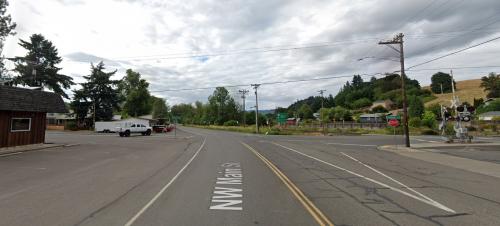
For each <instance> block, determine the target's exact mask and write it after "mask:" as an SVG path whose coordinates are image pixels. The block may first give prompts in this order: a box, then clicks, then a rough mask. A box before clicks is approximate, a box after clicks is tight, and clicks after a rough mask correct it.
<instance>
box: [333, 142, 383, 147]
mask: <svg viewBox="0 0 500 226" xmlns="http://www.w3.org/2000/svg"><path fill="white" fill-rule="evenodd" d="M324 144H329V145H345V146H361V147H377V145H374V144H346V143H331V142H329V143H324Z"/></svg>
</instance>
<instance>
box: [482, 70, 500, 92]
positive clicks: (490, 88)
mask: <svg viewBox="0 0 500 226" xmlns="http://www.w3.org/2000/svg"><path fill="white" fill-rule="evenodd" d="M481 87H483V88H484V90H485V91H486V92H488V94H487V95H486V96H487V97H488V98H498V97H500V74H496V73H493V72H492V73H490V74H489V75H488V76H484V77H482V78H481Z"/></svg>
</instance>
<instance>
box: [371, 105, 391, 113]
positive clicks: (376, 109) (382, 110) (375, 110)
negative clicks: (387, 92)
mask: <svg viewBox="0 0 500 226" xmlns="http://www.w3.org/2000/svg"><path fill="white" fill-rule="evenodd" d="M372 112H373V113H386V112H388V111H387V109H385V108H384V107H383V106H381V105H379V106H376V107H374V108H373V109H372Z"/></svg>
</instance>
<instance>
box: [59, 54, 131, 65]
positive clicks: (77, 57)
mask: <svg viewBox="0 0 500 226" xmlns="http://www.w3.org/2000/svg"><path fill="white" fill-rule="evenodd" d="M65 57H66V58H68V59H69V60H72V61H75V62H80V63H98V62H101V61H102V62H104V64H106V65H109V66H113V67H121V64H120V63H119V62H122V63H128V62H126V61H114V60H109V59H106V58H102V57H98V56H95V55H92V54H88V53H84V52H74V53H70V54H67V55H65Z"/></svg>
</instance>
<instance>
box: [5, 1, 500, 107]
mask: <svg viewBox="0 0 500 226" xmlns="http://www.w3.org/2000/svg"><path fill="white" fill-rule="evenodd" d="M8 10H9V12H10V13H11V14H12V17H13V19H14V21H15V22H17V24H18V27H17V35H16V36H14V37H9V38H8V40H7V42H6V46H5V49H4V54H5V55H6V56H7V57H12V56H16V55H23V54H24V53H25V52H24V50H23V49H22V48H20V47H19V46H18V45H17V43H18V40H19V39H20V38H21V39H28V37H29V36H30V35H31V34H33V33H41V34H43V35H44V36H45V37H46V38H47V39H49V40H50V41H52V42H53V43H54V44H55V45H56V47H57V48H58V50H59V53H60V55H61V56H63V58H64V60H63V63H62V65H61V67H63V68H64V69H63V70H62V73H63V74H67V75H70V76H72V77H73V78H74V80H75V81H76V82H83V79H82V76H83V75H87V74H88V73H89V68H90V63H91V62H94V63H96V62H99V61H104V63H105V64H106V66H107V69H108V70H118V72H117V74H116V79H119V78H121V77H122V76H123V75H124V71H125V70H126V69H127V68H132V69H134V70H136V71H139V72H140V73H141V74H142V75H143V77H144V78H145V79H146V80H148V81H149V83H150V84H151V85H150V90H151V91H152V93H153V95H156V96H160V97H164V98H166V99H167V100H168V102H169V104H176V103H180V102H194V101H196V100H201V101H206V99H207V97H208V95H209V94H210V93H211V92H213V89H205V90H189V91H175V90H178V89H189V88H200V87H212V86H224V85H235V84H238V85H239V84H253V83H267V82H278V81H288V80H300V79H311V78H320V77H328V76H346V75H352V74H362V75H366V78H367V79H368V78H369V75H370V74H376V73H385V72H391V71H395V70H398V69H399V63H398V62H396V61H397V57H398V53H397V52H395V51H394V50H392V49H390V48H388V47H385V46H381V45H378V44H377V43H378V42H379V41H381V40H388V39H392V38H393V37H394V35H395V34H397V33H399V32H403V33H404V34H405V55H406V67H411V66H412V65H416V64H418V63H421V62H424V61H427V60H430V59H433V58H435V57H439V56H441V55H444V54H446V53H449V52H453V51H455V50H458V49H461V48H465V47H467V46H471V45H474V44H477V43H481V42H482V41H485V40H488V39H492V38H495V37H497V36H500V24H499V23H500V1H498V0H475V1H468V0H401V1H394V0H253V1H248V0H200V1H195V0H193V1H185V0H37V1H32V0H10V6H9V9H8ZM499 55H500V40H497V41H496V42H491V43H488V44H485V45H482V46H479V47H477V48H473V49H470V50H468V51H465V52H462V53H459V54H456V55H453V56H450V57H447V58H444V59H441V60H438V61H434V62H432V63H429V64H425V65H422V66H419V67H415V68H413V69H414V70H412V71H408V72H407V75H408V76H409V77H411V78H414V79H418V80H419V81H420V83H421V84H422V85H428V84H429V83H430V76H431V75H432V74H433V73H435V72H437V71H439V70H442V71H449V70H450V69H449V68H454V70H453V71H454V74H455V78H456V80H464V79H472V78H480V77H481V76H483V75H485V74H487V73H488V72H492V71H494V72H496V71H498V70H499V69H500V62H499ZM366 57H368V58H366ZM360 58H364V60H359V59H360ZM9 66H12V65H9ZM348 79H349V78H338V79H331V80H322V81H314V82H300V83H288V84H275V85H263V86H261V88H259V106H260V105H262V107H261V108H263V109H271V108H275V107H277V106H284V107H286V106H288V105H289V104H290V103H291V102H293V101H294V100H296V99H301V98H305V97H307V96H310V95H318V94H317V91H318V90H321V89H325V90H327V93H331V94H333V95H335V94H336V93H337V92H338V90H339V88H340V87H341V86H342V84H344V83H345V82H346V81H347V80H348ZM238 89H251V87H250V86H246V87H233V88H230V91H231V93H232V94H233V95H234V96H235V97H238V95H237V90H238ZM168 90H174V91H168ZM159 91H163V92H159ZM253 99H254V95H253V94H252V95H250V96H249V98H248V101H247V106H252V105H254V101H253Z"/></svg>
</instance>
